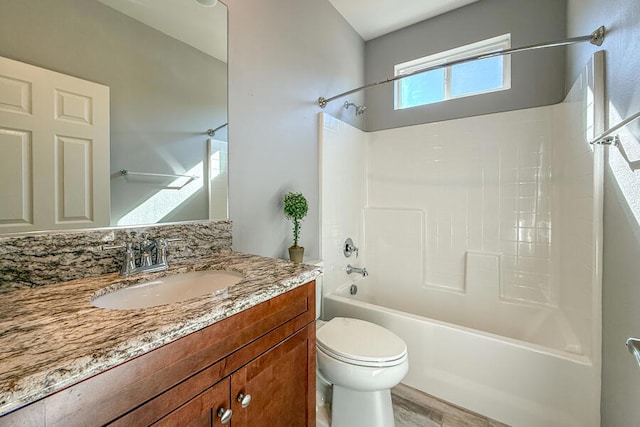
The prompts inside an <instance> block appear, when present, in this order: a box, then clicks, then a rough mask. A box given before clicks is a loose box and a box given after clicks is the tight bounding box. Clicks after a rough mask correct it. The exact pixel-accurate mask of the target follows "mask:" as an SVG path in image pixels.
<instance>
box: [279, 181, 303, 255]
mask: <svg viewBox="0 0 640 427" xmlns="http://www.w3.org/2000/svg"><path fill="white" fill-rule="evenodd" d="M308 211H309V205H308V204H307V199H305V198H304V196H303V195H302V193H292V192H289V193H287V194H285V196H284V216H286V217H287V219H290V220H291V221H293V246H291V247H290V248H289V258H290V259H291V261H293V262H294V263H296V264H300V263H301V262H302V257H303V256H304V248H303V247H302V246H298V240H299V239H300V221H302V219H303V218H304V217H305V216H307V212H308Z"/></svg>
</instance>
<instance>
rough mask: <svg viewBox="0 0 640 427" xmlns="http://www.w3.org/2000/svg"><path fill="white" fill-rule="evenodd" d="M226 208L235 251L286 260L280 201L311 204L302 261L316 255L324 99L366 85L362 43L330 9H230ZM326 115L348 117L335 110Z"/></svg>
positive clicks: (288, 5)
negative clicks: (296, 194)
mask: <svg viewBox="0 0 640 427" xmlns="http://www.w3.org/2000/svg"><path fill="white" fill-rule="evenodd" d="M227 3H228V7H229V94H230V96H229V121H230V123H231V125H230V134H229V141H230V142H229V162H230V165H229V182H230V187H229V203H230V218H231V219H232V221H233V247H234V249H235V250H240V251H244V252H250V253H254V254H259V255H267V256H275V257H288V255H286V254H287V248H288V247H289V246H291V245H292V244H293V241H292V231H291V229H292V226H291V223H290V222H289V221H287V220H286V219H285V218H284V215H283V213H282V196H283V195H284V194H285V193H286V192H287V191H301V192H302V193H303V194H304V195H305V196H306V197H307V199H308V201H309V214H308V216H307V217H306V218H305V220H304V221H303V223H302V231H301V242H300V244H301V245H302V246H304V247H305V248H306V253H305V254H306V256H307V257H309V259H313V258H316V259H317V257H318V256H319V244H320V243H319V195H318V194H319V191H318V190H319V181H318V180H319V173H318V116H317V115H318V112H320V111H321V110H320V108H319V107H318V105H317V104H316V100H317V99H318V97H319V96H322V95H324V96H327V94H334V93H339V92H342V91H344V90H347V89H350V88H352V87H354V86H358V85H360V84H362V82H363V75H364V72H363V62H364V59H363V58H364V41H363V40H362V39H361V38H360V36H358V35H357V34H356V33H355V32H354V31H353V29H352V28H351V27H350V26H349V25H348V24H347V23H346V21H344V19H343V18H342V17H341V16H340V15H339V14H338V12H337V11H336V10H335V9H334V8H333V7H332V6H331V4H330V3H329V2H328V1H327V0H322V1H319V0H269V1H263V0H228V2H227ZM327 111H328V112H329V113H331V114H333V115H336V116H338V117H342V118H343V119H344V120H347V121H350V122H352V123H354V124H357V123H356V122H355V119H354V116H353V114H352V113H351V114H348V115H343V111H342V107H341V106H340V105H337V104H333V105H330V106H329V107H327Z"/></svg>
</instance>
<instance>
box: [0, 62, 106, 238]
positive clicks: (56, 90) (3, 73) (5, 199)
mask: <svg viewBox="0 0 640 427" xmlns="http://www.w3.org/2000/svg"><path fill="white" fill-rule="evenodd" d="M109 182H110V181H109V88H108V87H107V86H103V85H99V84H96V83H92V82H89V81H86V80H82V79H78V78H75V77H71V76H68V75H65V74H60V73H56V72H53V71H49V70H46V69H44V68H39V67H34V66H32V65H28V64H25V63H22V62H18V61H14V60H11V59H7V58H2V57H0V232H5V233H8V232H21V231H32V230H49V229H65V228H85V227H93V226H105V225H109V210H110V201H109V193H110V191H109Z"/></svg>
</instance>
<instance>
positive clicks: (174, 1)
mask: <svg viewBox="0 0 640 427" xmlns="http://www.w3.org/2000/svg"><path fill="white" fill-rule="evenodd" d="M98 1H99V2H100V3H103V4H105V5H107V6H109V7H111V8H113V9H115V10H117V11H118V12H121V13H124V14H125V15H128V16H130V17H131V18H133V19H135V20H137V21H140V22H142V23H143V24H146V25H148V26H150V27H152V28H155V29H156V30H158V31H161V32H163V33H165V34H167V35H168V36H171V37H173V38H174V39H178V40H180V41H181V42H183V43H186V44H188V45H190V46H192V47H194V48H196V49H198V50H200V51H202V52H204V53H206V54H208V55H210V56H213V57H214V58H217V59H219V60H220V61H222V62H225V63H226V62H227V9H226V7H225V6H224V5H223V4H221V3H218V4H217V5H216V6H215V7H203V6H200V5H199V4H198V3H196V2H195V1H184V0H98Z"/></svg>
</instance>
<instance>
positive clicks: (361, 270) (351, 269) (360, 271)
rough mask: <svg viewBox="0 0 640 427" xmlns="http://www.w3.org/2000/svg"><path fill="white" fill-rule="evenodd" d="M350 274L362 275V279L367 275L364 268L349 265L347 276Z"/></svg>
mask: <svg viewBox="0 0 640 427" xmlns="http://www.w3.org/2000/svg"><path fill="white" fill-rule="evenodd" d="M351 273H358V274H362V276H363V277H367V276H368V275H369V273H368V272H367V269H366V268H358V267H353V266H352V265H351V264H348V265H347V274H351Z"/></svg>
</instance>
